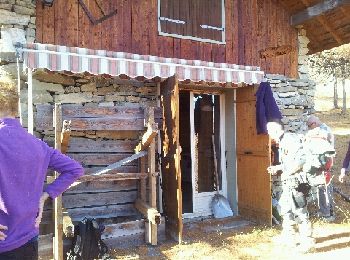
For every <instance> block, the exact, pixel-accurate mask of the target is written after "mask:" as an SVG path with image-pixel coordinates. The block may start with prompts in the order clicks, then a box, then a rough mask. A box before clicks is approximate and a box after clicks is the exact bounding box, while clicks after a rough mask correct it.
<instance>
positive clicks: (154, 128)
mask: <svg viewBox="0 0 350 260" xmlns="http://www.w3.org/2000/svg"><path fill="white" fill-rule="evenodd" d="M157 134H158V124H157V123H153V124H151V125H149V126H148V128H147V131H146V132H145V133H144V135H143V136H142V139H141V142H140V143H139V144H138V145H137V146H136V147H135V153H139V152H141V151H144V150H146V149H147V148H148V147H149V145H150V144H151V142H152V141H153V140H154V138H155V137H156V136H157Z"/></svg>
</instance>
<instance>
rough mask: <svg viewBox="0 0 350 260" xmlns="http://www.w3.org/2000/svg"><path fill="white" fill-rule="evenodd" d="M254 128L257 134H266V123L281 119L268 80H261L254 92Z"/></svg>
mask: <svg viewBox="0 0 350 260" xmlns="http://www.w3.org/2000/svg"><path fill="white" fill-rule="evenodd" d="M255 95H256V130H257V133H258V134H267V128H266V124H267V123H268V122H271V121H276V120H281V119H282V114H281V112H280V110H279V108H278V106H277V104H276V100H275V98H274V97H273V93H272V90H271V86H270V83H269V82H261V83H260V86H259V89H258V91H257V92H256V94H255Z"/></svg>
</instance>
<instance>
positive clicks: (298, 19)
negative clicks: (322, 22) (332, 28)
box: [290, 0, 350, 26]
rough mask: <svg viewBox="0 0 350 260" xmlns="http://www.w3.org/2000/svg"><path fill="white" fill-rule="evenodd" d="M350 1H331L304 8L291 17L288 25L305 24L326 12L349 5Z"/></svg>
mask: <svg viewBox="0 0 350 260" xmlns="http://www.w3.org/2000/svg"><path fill="white" fill-rule="evenodd" d="M349 4H350V0H332V1H322V2H320V3H317V4H315V5H313V6H310V7H308V8H306V9H305V10H302V11H300V12H298V13H296V14H294V15H292V16H291V22H290V24H291V25H293V26H296V25H300V24H303V23H305V22H306V21H308V20H311V19H313V18H316V17H318V16H320V15H322V14H324V13H326V12H329V11H331V10H333V9H335V8H338V7H342V6H345V5H349Z"/></svg>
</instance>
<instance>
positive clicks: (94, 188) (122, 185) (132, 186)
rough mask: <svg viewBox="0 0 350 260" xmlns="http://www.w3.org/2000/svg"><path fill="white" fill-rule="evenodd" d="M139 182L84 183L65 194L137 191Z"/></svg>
mask: <svg viewBox="0 0 350 260" xmlns="http://www.w3.org/2000/svg"><path fill="white" fill-rule="evenodd" d="M136 189H137V180H123V181H109V180H108V181H92V182H82V183H80V184H77V185H75V186H73V187H71V188H69V189H68V190H67V191H66V192H65V193H64V194H76V193H84V192H86V193H96V192H111V191H125V190H136Z"/></svg>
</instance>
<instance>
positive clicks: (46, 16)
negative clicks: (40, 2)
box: [42, 3, 57, 44]
mask: <svg viewBox="0 0 350 260" xmlns="http://www.w3.org/2000/svg"><path fill="white" fill-rule="evenodd" d="M56 4H57V3H54V5H53V7H47V6H44V7H43V28H42V29H43V31H42V35H43V41H42V43H51V44H57V43H56V42H55V5H56Z"/></svg>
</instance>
